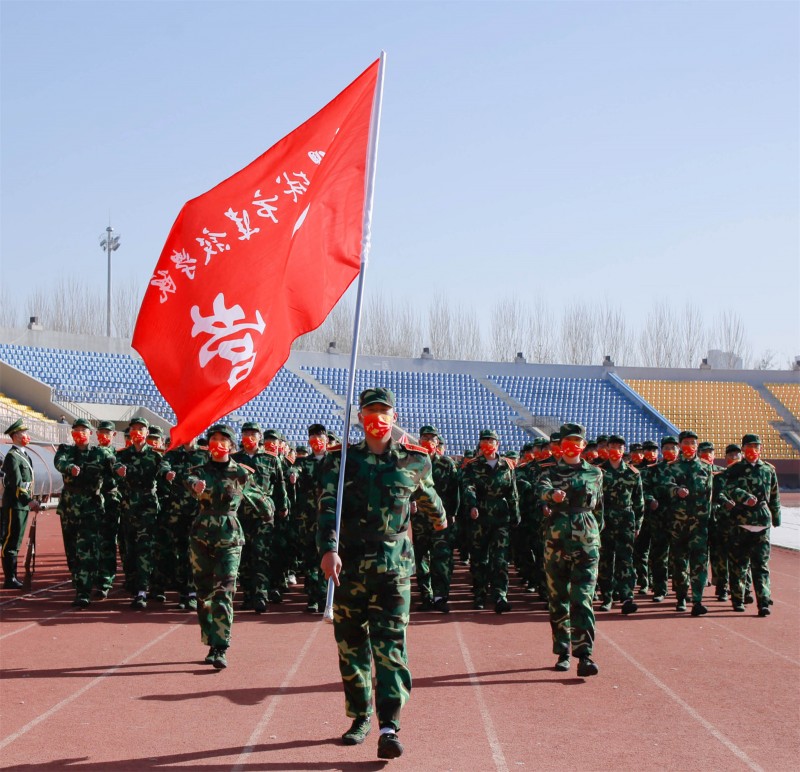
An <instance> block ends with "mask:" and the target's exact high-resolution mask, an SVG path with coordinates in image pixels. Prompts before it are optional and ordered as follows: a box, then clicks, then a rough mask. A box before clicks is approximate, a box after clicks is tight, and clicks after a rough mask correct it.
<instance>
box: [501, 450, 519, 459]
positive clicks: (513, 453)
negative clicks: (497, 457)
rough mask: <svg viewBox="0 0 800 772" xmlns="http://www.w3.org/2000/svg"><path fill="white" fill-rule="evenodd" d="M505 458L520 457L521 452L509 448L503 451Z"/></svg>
mask: <svg viewBox="0 0 800 772" xmlns="http://www.w3.org/2000/svg"><path fill="white" fill-rule="evenodd" d="M503 457H504V458H519V453H517V451H516V450H507V451H506V452H505V453H503Z"/></svg>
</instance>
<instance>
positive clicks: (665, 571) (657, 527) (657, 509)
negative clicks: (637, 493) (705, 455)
mask: <svg viewBox="0 0 800 772" xmlns="http://www.w3.org/2000/svg"><path fill="white" fill-rule="evenodd" d="M665 439H668V440H671V441H673V442H674V443H675V444H677V442H678V440H677V438H674V437H667V438H665ZM663 445H664V443H663V442H662V447H663ZM674 463H675V462H670V461H667V460H666V459H662V460H661V461H659V462H657V463H656V464H653V465H652V466H650V467H648V469H647V471H646V473H645V475H644V477H643V489H644V504H645V511H646V512H647V513H648V514H647V515H646V517H647V519H648V520H649V522H650V573H651V576H652V589H653V598H654V599H661V600H663V599H664V596H666V594H667V580H668V577H669V551H670V527H671V523H672V511H671V508H672V500H671V498H670V497H669V496H667V495H666V494H665V493H664V489H665V486H666V485H667V484H669V482H670V481H671V479H672V471H671V470H672V466H673V464H674Z"/></svg>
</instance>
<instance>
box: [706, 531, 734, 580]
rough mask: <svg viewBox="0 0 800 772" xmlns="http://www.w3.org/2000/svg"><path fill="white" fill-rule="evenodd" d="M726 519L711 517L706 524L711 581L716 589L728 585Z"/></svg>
mask: <svg viewBox="0 0 800 772" xmlns="http://www.w3.org/2000/svg"><path fill="white" fill-rule="evenodd" d="M729 528H730V526H729V524H728V521H727V519H723V518H720V517H719V516H717V517H713V518H712V519H711V522H710V523H709V526H708V554H709V558H710V561H711V581H712V584H714V586H715V587H716V588H717V591H719V590H724V589H725V588H726V587H727V586H728V543H727V542H728V530H729Z"/></svg>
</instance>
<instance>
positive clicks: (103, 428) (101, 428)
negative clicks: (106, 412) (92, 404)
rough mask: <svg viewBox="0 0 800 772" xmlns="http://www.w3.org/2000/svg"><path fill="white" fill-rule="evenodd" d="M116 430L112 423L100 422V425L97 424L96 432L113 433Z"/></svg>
mask: <svg viewBox="0 0 800 772" xmlns="http://www.w3.org/2000/svg"><path fill="white" fill-rule="evenodd" d="M116 430H117V427H116V426H114V423H113V422H112V421H100V423H99V424H97V431H98V432H115V431H116Z"/></svg>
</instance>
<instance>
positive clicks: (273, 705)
mask: <svg viewBox="0 0 800 772" xmlns="http://www.w3.org/2000/svg"><path fill="white" fill-rule="evenodd" d="M322 627H326V628H327V627H328V626H327V625H323V624H315V625H313V627H312V630H311V635H309V636H308V639H307V640H306V642H305V643H304V644H303V648H302V649H300V653H299V654H298V655H297V658H296V659H295V661H294V663H293V664H292V666H291V667H290V668H289V672H288V673H286V677H285V678H284V679H283V682H282V683H281V685H280V686H279V687H278V693H277V694H275V695H273V697H272V699H271V700H270V701H269V705H267V709H266V710H265V711H264V714H263V715H262V716H261V719H260V720H259V722H258V724H256V728H255V729H254V730H253V733H252V734H251V735H250V738H249V739H248V740H247V745H245V746H244V748H242V752H241V753H240V754H239V758H238V759H237V760H236V764H234V765H233V768H232V772H241V770H242V769H244V765H245V762H247V761H248V757H249V756H250V754H251V753H252V752H253V750H254V749H255V746H256V743H257V742H258V738H259V737H261V735H262V733H263V732H264V730H265V729H266V728H267V724H269V722H270V721H271V719H272V716H273V715H274V714H275V711H276V710H277V709H278V705H279V704H280V702H281V699H282V698H283V696H284V692H285V691H286V689H288V688H289V684H290V683H291V682H292V679H293V678H294V677H295V675H297V671H298V670H299V669H300V665H301V664H302V663H303V659H305V656H306V654H308V650H309V649H310V648H311V644H312V643H314V639H315V638H316V637H317V633H319V631H320V628H322Z"/></svg>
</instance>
